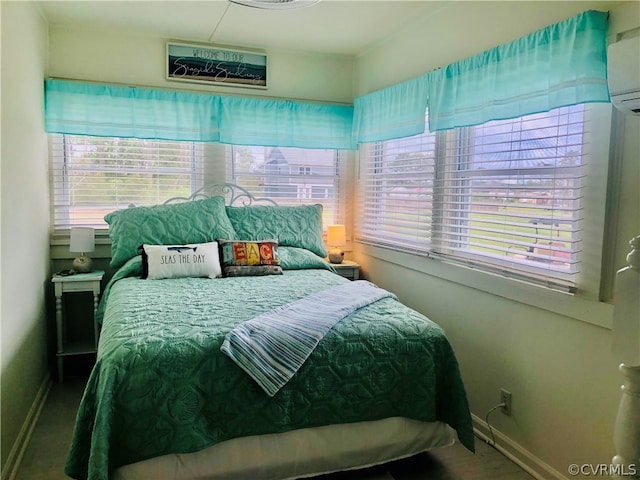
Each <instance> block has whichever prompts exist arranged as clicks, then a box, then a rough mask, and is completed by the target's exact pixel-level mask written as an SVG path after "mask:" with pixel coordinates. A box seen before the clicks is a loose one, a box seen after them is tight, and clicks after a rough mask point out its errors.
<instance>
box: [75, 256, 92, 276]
mask: <svg viewBox="0 0 640 480" xmlns="http://www.w3.org/2000/svg"><path fill="white" fill-rule="evenodd" d="M92 267H93V260H91V258H89V257H87V256H86V255H85V254H84V253H83V254H82V255H80V256H79V257H77V258H75V259H74V260H73V269H74V270H75V271H76V272H78V273H89V272H90V271H91V268H92Z"/></svg>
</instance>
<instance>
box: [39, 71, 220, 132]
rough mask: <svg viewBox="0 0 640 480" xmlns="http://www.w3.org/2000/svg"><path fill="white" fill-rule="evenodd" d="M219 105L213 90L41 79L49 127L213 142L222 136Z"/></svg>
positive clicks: (47, 125) (47, 128) (52, 130)
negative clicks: (211, 93) (182, 89)
mask: <svg viewBox="0 0 640 480" xmlns="http://www.w3.org/2000/svg"><path fill="white" fill-rule="evenodd" d="M219 111H220V97H219V96H215V95H204V94H197V93H185V92H174V91H169V90H152V89H147V88H139V87H126V86H118V85H98V84H93V83H82V82H74V81H67V80H47V81H46V82H45V127H46V130H47V132H49V133H67V134H73V135H93V136H98V137H124V138H130V137H135V138H155V139H162V140H184V141H198V142H215V141H218V139H219V138H220V133H219V127H218V124H219V122H218V113H219Z"/></svg>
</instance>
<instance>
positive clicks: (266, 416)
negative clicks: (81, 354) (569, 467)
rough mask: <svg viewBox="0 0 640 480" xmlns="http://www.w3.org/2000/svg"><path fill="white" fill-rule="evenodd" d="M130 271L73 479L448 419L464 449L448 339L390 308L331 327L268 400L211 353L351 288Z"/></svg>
mask: <svg viewBox="0 0 640 480" xmlns="http://www.w3.org/2000/svg"><path fill="white" fill-rule="evenodd" d="M134 260H135V259H134ZM139 263H140V262H139V261H137V263H136V261H133V262H129V263H128V264H127V265H125V266H124V267H122V268H123V270H121V271H120V272H118V274H117V275H116V276H115V277H114V279H115V280H114V282H113V284H111V285H109V288H108V289H107V290H106V291H105V295H107V294H108V299H105V300H106V302H105V303H106V308H105V309H104V319H103V328H102V334H101V337H100V344H99V349H98V358H97V362H96V365H95V367H94V369H93V372H92V374H91V377H90V378H89V381H88V384H87V387H86V391H85V394H84V396H83V398H82V402H81V405H80V409H79V412H78V417H77V422H76V427H75V432H74V437H73V441H72V445H71V451H70V453H69V457H68V459H67V464H66V472H67V474H68V475H70V476H71V477H73V478H78V479H85V478H90V479H107V478H109V475H110V473H111V472H113V471H114V470H115V469H116V468H117V467H118V466H121V465H125V464H129V463H133V462H138V461H141V460H145V459H148V458H151V457H156V456H159V455H164V454H167V453H187V452H193V451H197V450H200V449H203V448H206V447H209V446H211V445H213V444H215V443H217V442H221V441H224V440H227V439H230V438H234V437H241V436H248V435H257V434H265V433H275V432H285V431H288V430H293V429H297V428H305V427H314V426H320V425H327V424H339V423H350V422H358V421H364V420H378V419H382V418H386V417H393V416H403V417H408V418H412V419H416V420H423V421H435V420H440V421H443V422H446V423H448V424H449V425H451V426H452V427H453V428H454V429H455V430H456V431H457V433H458V438H459V439H460V441H461V442H462V443H463V444H464V445H465V446H466V447H467V448H469V449H470V450H473V448H474V447H473V432H472V426H471V418H470V413H469V409H468V404H467V398H466V394H465V390H464V386H463V383H462V380H461V377H460V373H459V369H458V364H457V361H456V358H455V356H454V352H453V350H452V348H451V346H450V344H449V342H448V341H447V339H446V337H445V336H444V333H443V331H442V330H441V328H440V327H438V325H436V324H435V323H433V322H431V321H430V320H428V319H427V318H426V317H424V316H423V315H421V314H419V313H417V312H416V311H414V310H411V309H410V308H408V307H406V306H404V305H403V304H401V303H399V302H398V301H397V300H394V299H392V298H385V299H382V300H379V301H377V302H375V303H373V304H371V305H369V306H367V307H364V308H362V309H360V310H358V311H356V312H354V313H352V314H351V315H349V316H347V317H345V318H344V319H343V320H341V321H340V322H338V324H336V325H335V326H334V327H333V328H332V329H331V330H330V331H329V333H328V334H327V335H326V336H325V337H324V338H323V339H322V340H321V342H320V344H319V345H318V347H317V348H316V350H315V351H314V352H313V354H312V355H311V356H310V357H309V359H308V360H307V362H306V363H305V364H304V365H303V366H302V368H301V369H300V370H299V371H298V372H297V373H296V375H295V376H294V377H293V378H292V379H291V380H290V381H289V382H288V383H287V384H286V385H285V386H284V387H283V388H282V389H281V390H280V391H279V392H278V393H277V394H276V395H275V396H273V397H269V396H268V395H266V394H265V393H264V391H263V390H262V389H261V388H260V387H259V386H258V384H257V383H255V382H254V381H253V380H252V379H251V378H250V377H249V376H248V375H247V374H246V373H245V372H244V371H242V370H241V369H240V368H239V367H238V366H237V365H236V364H234V363H233V362H232V361H231V360H230V359H229V358H228V357H227V356H226V355H224V354H223V353H222V352H221V351H220V346H221V345H222V342H223V340H224V337H225V335H226V334H227V332H229V331H230V330H231V329H232V328H233V327H234V326H235V325H237V324H238V323H240V322H242V321H245V320H249V319H251V318H253V317H255V316H257V315H259V314H261V313H264V312H266V311H268V310H271V309H273V308H275V307H277V306H280V305H284V304H287V303H289V302H291V301H294V300H297V299H300V298H302V297H304V296H305V295H308V294H311V293H314V292H317V291H319V290H321V289H324V288H328V287H330V286H333V285H337V284H340V283H342V282H346V281H347V280H345V279H344V278H342V277H340V276H338V275H336V274H334V273H332V272H330V271H327V270H321V269H304V270H285V272H284V275H277V276H264V277H242V278H224V279H215V280H211V279H199V278H183V279H168V280H141V279H139V278H138V277H137V276H136V275H139ZM129 275H133V276H129Z"/></svg>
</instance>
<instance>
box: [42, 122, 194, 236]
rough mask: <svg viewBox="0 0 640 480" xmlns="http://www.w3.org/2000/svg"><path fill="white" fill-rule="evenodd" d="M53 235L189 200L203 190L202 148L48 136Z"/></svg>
mask: <svg viewBox="0 0 640 480" xmlns="http://www.w3.org/2000/svg"><path fill="white" fill-rule="evenodd" d="M49 152H50V153H49V155H50V167H51V173H50V178H51V192H52V193H51V195H52V219H51V225H52V229H53V231H54V232H56V231H62V230H67V229H69V228H71V227H74V226H90V227H94V228H98V229H100V228H107V224H106V222H105V221H104V216H105V215H106V214H107V213H109V212H112V211H113V210H116V209H120V208H127V207H128V206H129V205H132V204H133V205H136V206H144V205H156V204H158V203H162V202H163V201H165V200H167V199H168V198H170V197H173V196H189V195H190V194H191V193H192V192H193V191H195V190H197V189H198V188H200V187H201V186H202V170H203V157H204V155H203V148H202V144H200V143H194V142H174V141H164V140H141V139H134V138H114V137H90V136H75V135H57V134H53V135H49Z"/></svg>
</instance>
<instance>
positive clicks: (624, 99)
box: [607, 35, 640, 115]
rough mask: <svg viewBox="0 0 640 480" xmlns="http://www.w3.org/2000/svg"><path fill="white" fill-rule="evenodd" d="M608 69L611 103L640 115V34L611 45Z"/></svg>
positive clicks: (622, 109) (620, 108)
mask: <svg viewBox="0 0 640 480" xmlns="http://www.w3.org/2000/svg"><path fill="white" fill-rule="evenodd" d="M607 70H608V71H607V74H608V77H609V94H610V95H611V103H613V105H614V106H615V107H616V108H618V109H619V110H621V111H623V112H627V113H632V114H633V115H640V35H636V36H634V37H629V38H624V39H622V40H620V41H618V42H616V43H612V44H611V45H609V47H608V50H607Z"/></svg>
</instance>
